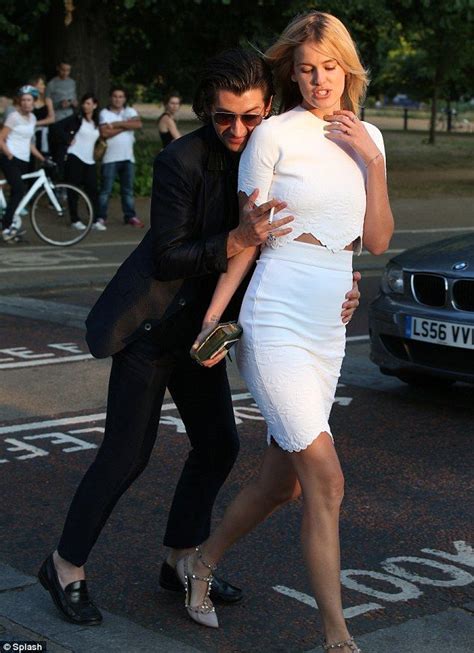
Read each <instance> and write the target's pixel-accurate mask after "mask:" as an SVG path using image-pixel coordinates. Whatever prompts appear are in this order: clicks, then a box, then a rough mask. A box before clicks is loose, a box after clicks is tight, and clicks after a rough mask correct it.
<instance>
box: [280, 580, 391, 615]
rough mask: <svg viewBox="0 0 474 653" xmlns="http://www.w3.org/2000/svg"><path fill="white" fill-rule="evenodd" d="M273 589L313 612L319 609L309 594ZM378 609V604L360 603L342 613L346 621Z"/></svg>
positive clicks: (288, 589)
mask: <svg viewBox="0 0 474 653" xmlns="http://www.w3.org/2000/svg"><path fill="white" fill-rule="evenodd" d="M273 589H274V590H275V592H278V593H279V594H283V595H284V596H289V597H290V599H296V600H297V601H300V603H304V604H305V605H309V607H310V608H314V609H315V610H318V609H319V608H318V604H317V603H316V601H315V599H314V598H313V597H312V596H309V594H305V593H304V592H297V591H296V590H293V589H291V587H285V585H275V587H273ZM380 609H383V606H382V605H379V604H378V603H362V604H361V605H353V606H351V607H350V608H344V610H343V612H344V617H345V618H346V619H351V618H352V617H357V616H358V615H360V614H364V613H365V612H370V611H371V610H380Z"/></svg>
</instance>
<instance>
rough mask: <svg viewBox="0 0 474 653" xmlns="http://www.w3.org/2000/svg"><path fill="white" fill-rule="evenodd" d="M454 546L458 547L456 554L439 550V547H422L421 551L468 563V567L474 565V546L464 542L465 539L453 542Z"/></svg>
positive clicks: (464, 563)
mask: <svg viewBox="0 0 474 653" xmlns="http://www.w3.org/2000/svg"><path fill="white" fill-rule="evenodd" d="M453 546H454V548H455V549H456V553H455V554H453V553H447V552H446V551H439V550H438V549H421V552H422V553H429V554H430V555H432V556H437V557H439V558H445V559H446V560H450V561H451V562H457V563H458V564H461V565H466V567H474V548H473V547H472V546H471V545H470V544H468V543H467V542H464V540H456V541H455V542H453Z"/></svg>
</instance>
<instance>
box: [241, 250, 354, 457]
mask: <svg viewBox="0 0 474 653" xmlns="http://www.w3.org/2000/svg"><path fill="white" fill-rule="evenodd" d="M351 288H352V252H351V251H348V250H342V251H339V252H331V251H330V250H328V249H327V248H325V247H322V246H319V245H312V244H310V243H303V242H298V241H291V242H289V243H287V244H285V245H284V246H283V247H279V248H278V249H271V248H269V247H265V248H264V250H263V252H262V254H261V256H260V258H259V260H258V262H257V267H256V270H255V272H254V275H253V277H252V279H251V281H250V284H249V287H248V289H247V292H246V294H245V297H244V301H243V304H242V308H241V312H240V317H239V322H240V324H241V325H242V327H243V329H244V333H243V336H242V339H241V341H240V342H239V345H238V348H237V364H238V366H239V369H240V372H241V374H242V376H243V378H244V380H245V382H246V384H247V387H248V389H249V391H250V392H251V394H252V396H253V398H254V399H255V401H256V402H257V405H258V407H259V409H260V412H261V413H262V415H263V417H264V418H265V421H266V423H267V426H268V442H269V443H270V442H271V438H273V439H274V440H275V442H276V443H277V444H278V445H279V446H280V447H281V448H282V449H285V450H286V451H301V450H302V449H306V447H307V446H308V445H310V444H311V443H312V442H313V441H314V440H315V439H316V438H317V437H318V435H319V434H320V433H322V432H323V431H326V432H327V433H329V434H330V435H331V437H332V434H331V431H330V428H329V424H328V419H329V414H330V412H331V407H332V404H333V402H334V395H335V393H336V386H337V381H338V379H339V375H340V371H341V365H342V359H343V357H344V352H345V344H346V328H345V325H344V324H343V323H342V319H341V310H342V304H343V302H344V297H345V294H346V293H347V292H348V291H349V290H350V289H351Z"/></svg>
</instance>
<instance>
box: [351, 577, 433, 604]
mask: <svg viewBox="0 0 474 653" xmlns="http://www.w3.org/2000/svg"><path fill="white" fill-rule="evenodd" d="M353 576H366V577H368V578H374V579H376V580H378V581H380V580H381V581H384V582H385V583H388V584H389V585H392V586H395V588H396V589H398V590H399V591H398V592H396V593H393V592H383V591H382V590H379V589H375V588H373V587H370V586H368V585H364V584H363V583H359V582H358V581H356V580H354V578H353ZM341 583H342V585H344V587H347V588H348V589H351V590H355V591H356V592H361V593H362V594H367V595H368V596H373V597H374V598H375V599H381V600H382V601H388V602H390V603H393V602H397V601H408V600H410V599H417V598H418V597H419V596H421V595H422V594H423V592H422V591H421V590H420V589H418V587H417V586H416V585H414V584H413V583H410V582H409V581H407V580H402V579H401V578H397V577H396V576H390V575H389V574H381V573H379V572H378V571H370V570H365V569H343V570H342V571H341Z"/></svg>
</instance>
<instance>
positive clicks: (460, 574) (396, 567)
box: [382, 556, 474, 587]
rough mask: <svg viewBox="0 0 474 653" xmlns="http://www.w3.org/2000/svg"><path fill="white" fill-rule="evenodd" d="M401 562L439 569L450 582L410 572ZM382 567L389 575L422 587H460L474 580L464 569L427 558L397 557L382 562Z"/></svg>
mask: <svg viewBox="0 0 474 653" xmlns="http://www.w3.org/2000/svg"><path fill="white" fill-rule="evenodd" d="M401 562H411V563H414V564H417V565H422V566H426V567H431V568H433V567H434V568H435V569H439V570H440V571H441V572H443V573H444V574H445V575H447V576H450V579H449V580H441V579H438V578H428V577H427V576H421V575H420V574H417V573H415V572H413V571H408V570H406V569H405V568H404V567H402V566H401V565H400V564H395V563H401ZM382 567H383V568H384V569H385V571H388V573H389V574H393V575H394V576H400V578H406V579H407V580H410V581H412V582H413V583H419V584H420V585H435V586H436V587H459V586H461V585H469V583H472V581H473V580H474V577H473V576H472V575H471V574H470V573H469V572H468V571H465V570H464V569H459V568H458V567H455V566H454V565H447V564H445V563H442V562H438V561H437V560H427V559H426V558H417V557H416V556H397V557H396V558H387V559H386V560H384V561H383V562H382Z"/></svg>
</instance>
